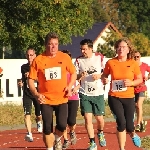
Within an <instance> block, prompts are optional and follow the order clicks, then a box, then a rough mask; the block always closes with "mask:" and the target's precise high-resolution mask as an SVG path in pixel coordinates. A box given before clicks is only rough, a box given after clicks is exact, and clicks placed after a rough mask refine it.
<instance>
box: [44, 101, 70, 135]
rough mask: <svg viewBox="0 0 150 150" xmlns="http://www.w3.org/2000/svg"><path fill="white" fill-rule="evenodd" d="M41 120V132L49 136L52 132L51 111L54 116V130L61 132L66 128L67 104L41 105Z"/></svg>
mask: <svg viewBox="0 0 150 150" xmlns="http://www.w3.org/2000/svg"><path fill="white" fill-rule="evenodd" d="M41 111H42V119H43V132H44V134H46V135H49V134H50V133H52V132H53V111H55V115H56V129H58V130H59V131H61V132H64V130H65V129H66V127H67V117H68V104H67V103H63V104H59V105H49V104H42V105H41Z"/></svg>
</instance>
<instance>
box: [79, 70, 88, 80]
mask: <svg viewBox="0 0 150 150" xmlns="http://www.w3.org/2000/svg"><path fill="white" fill-rule="evenodd" d="M86 75H87V72H86V71H84V72H82V73H81V78H80V79H79V81H81V80H83V79H84V78H85V76H86Z"/></svg>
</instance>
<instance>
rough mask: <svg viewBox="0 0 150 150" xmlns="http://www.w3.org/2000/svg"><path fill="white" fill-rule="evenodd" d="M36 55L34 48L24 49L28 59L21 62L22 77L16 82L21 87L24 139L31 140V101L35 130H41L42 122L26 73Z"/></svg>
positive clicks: (39, 108)
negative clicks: (24, 62)
mask: <svg viewBox="0 0 150 150" xmlns="http://www.w3.org/2000/svg"><path fill="white" fill-rule="evenodd" d="M35 57H36V54H35V50H34V49H32V48H28V49H27V51H26V58H27V60H28V63H27V64H23V65H22V66H21V73H22V79H21V81H20V82H19V83H18V85H19V86H21V87H22V88H23V108H24V115H25V117H24V121H25V126H26V129H27V132H28V133H27V135H26V136H25V140H26V141H29V142H32V141H33V137H32V132H31V109H32V103H33V105H34V107H35V115H36V122H37V131H38V132H40V133H41V132H42V123H41V120H42V118H41V107H40V104H39V103H38V101H37V100H36V99H35V97H34V96H33V95H32V93H31V92H30V90H29V86H28V81H27V79H28V75H29V70H30V65H31V64H32V61H33V60H34V58H35ZM35 86H36V87H37V82H35Z"/></svg>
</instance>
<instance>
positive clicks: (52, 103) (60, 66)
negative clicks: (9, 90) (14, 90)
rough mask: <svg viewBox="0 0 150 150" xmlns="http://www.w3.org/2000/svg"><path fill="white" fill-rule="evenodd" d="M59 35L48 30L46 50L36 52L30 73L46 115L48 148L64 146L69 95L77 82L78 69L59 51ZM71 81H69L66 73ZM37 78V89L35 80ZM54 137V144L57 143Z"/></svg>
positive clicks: (33, 87)
mask: <svg viewBox="0 0 150 150" xmlns="http://www.w3.org/2000/svg"><path fill="white" fill-rule="evenodd" d="M58 41H59V39H58V36H57V35H56V34H55V33H48V34H47V35H46V37H45V52H43V53H42V54H41V55H39V56H37V57H36V58H35V59H34V61H33V63H32V65H31V67H30V73H29V87H30V90H31V91H32V93H33V94H34V95H35V96H36V97H37V99H38V101H39V102H40V103H41V110H42V119H43V133H44V134H43V141H44V143H45V146H46V148H47V150H53V145H54V148H55V150H62V144H61V140H60V139H61V137H62V136H63V133H64V131H65V129H66V127H67V116H68V105H67V102H68V97H69V96H71V95H72V92H71V90H72V86H73V85H74V83H75V82H76V70H75V67H74V65H73V63H72V61H71V58H70V57H69V56H68V55H67V54H65V53H63V52H61V51H58ZM68 72H69V73H70V82H69V83H68V84H67V77H66V75H67V73H68ZM37 78H38V90H39V92H37V90H36V88H35V86H34V80H36V79H37ZM54 109H55V114H56V128H55V136H54V134H53V133H52V127H51V125H52V121H53V110H54ZM54 140H55V144H54Z"/></svg>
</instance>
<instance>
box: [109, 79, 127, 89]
mask: <svg viewBox="0 0 150 150" xmlns="http://www.w3.org/2000/svg"><path fill="white" fill-rule="evenodd" d="M126 90H127V87H125V85H124V81H123V80H113V81H112V92H122V91H126Z"/></svg>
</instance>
